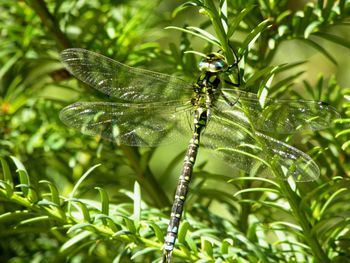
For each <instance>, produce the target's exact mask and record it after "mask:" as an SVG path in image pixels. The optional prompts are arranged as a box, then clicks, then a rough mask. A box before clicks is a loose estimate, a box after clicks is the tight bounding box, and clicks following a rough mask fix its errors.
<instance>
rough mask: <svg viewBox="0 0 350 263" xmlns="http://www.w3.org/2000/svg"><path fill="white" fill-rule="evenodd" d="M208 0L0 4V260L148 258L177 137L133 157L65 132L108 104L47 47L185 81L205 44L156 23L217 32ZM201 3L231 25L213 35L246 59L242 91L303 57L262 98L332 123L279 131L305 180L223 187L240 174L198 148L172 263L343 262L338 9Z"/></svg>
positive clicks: (344, 59) (152, 258)
mask: <svg viewBox="0 0 350 263" xmlns="http://www.w3.org/2000/svg"><path fill="white" fill-rule="evenodd" d="M209 2H212V1H193V2H192V4H191V5H189V6H187V8H184V9H183V10H180V9H179V6H180V5H181V4H183V3H184V2H180V1H172V0H167V1H141V0H135V1H107V0H105V1H102V0H101V1H97V0H89V1H88V0H73V1H68V0H60V1H51V0H46V1H44V0H26V1H13V0H1V1H0V157H1V159H0V160H1V164H2V169H0V179H1V181H0V182H1V184H0V262H63V261H66V262H157V260H159V259H160V258H161V248H162V243H163V236H164V234H165V232H166V225H167V222H168V219H169V214H170V210H169V209H170V205H171V202H172V200H173V194H174V189H175V186H176V183H177V179H178V175H179V174H180V170H181V164H182V160H183V156H184V152H185V149H186V144H187V139H186V140H184V141H179V142H178V143H177V144H175V145H169V146H162V147H159V148H151V149H138V148H130V147H125V146H118V145H114V144H112V143H110V142H106V141H103V140H101V138H98V137H88V136H85V135H82V134H80V133H79V132H78V131H75V130H73V129H71V128H68V127H66V126H64V125H63V123H62V122H61V121H60V120H59V118H58V113H59V111H60V109H62V108H63V107H64V106H66V105H68V104H70V103H73V102H76V101H84V100H89V101H95V100H100V101H103V100H109V98H106V97H105V95H103V94H101V93H99V92H98V91H96V90H94V89H93V88H91V87H88V86H86V85H84V84H82V83H81V82H79V81H77V80H76V79H74V78H72V77H71V76H70V75H69V73H68V72H67V71H66V70H64V68H63V66H62V64H61V62H60V61H59V52H60V51H62V50H63V49H65V48H69V47H79V48H85V49H88V50H91V51H94V52H97V53H101V54H104V55H106V56H108V57H111V58H113V59H115V60H117V61H120V62H122V63H125V64H127V65H130V66H134V67H141V68H147V69H151V70H155V71H159V72H162V73H167V74H171V75H176V76H178V77H181V78H182V79H185V80H187V81H189V82H193V81H195V79H196V76H197V75H198V72H199V71H198V68H197V66H196V65H197V61H198V60H199V57H197V56H195V55H193V54H186V53H185V51H189V50H196V51H199V52H204V53H206V52H208V51H210V50H215V47H213V46H212V45H211V44H210V43H208V41H206V40H205V39H203V38H198V37H196V36H193V35H191V34H190V33H189V34H186V33H184V32H181V31H180V30H176V29H165V27H168V26H175V27H179V28H185V27H186V26H192V27H197V28H201V29H203V30H205V31H206V32H209V33H211V34H213V35H214V36H217V34H218V31H217V28H215V26H213V23H214V22H215V19H213V18H212V17H210V16H208V15H207V14H206V13H205V12H204V11H203V10H205V9H203V7H201V4H208V3H209ZM213 3H214V4H215V6H216V7H217V8H218V10H224V9H225V8H224V7H226V9H227V20H228V22H229V28H230V27H231V26H232V25H233V24H234V23H235V22H237V23H238V22H239V23H238V24H237V28H235V31H234V32H233V34H232V36H226V37H227V38H229V39H230V41H231V42H232V43H233V47H234V48H235V49H236V51H238V53H239V54H240V56H241V58H244V59H242V62H241V63H240V67H241V70H242V73H244V75H243V84H242V87H245V88H249V89H250V90H251V91H252V92H257V93H260V92H261V91H262V90H264V88H265V87H266V85H265V84H266V80H267V79H268V78H269V77H271V76H272V75H273V74H274V72H273V70H272V69H273V67H272V68H271V70H269V71H266V72H264V73H261V72H263V70H264V69H265V68H267V67H268V66H277V65H281V64H285V63H295V62H301V61H304V62H305V63H303V64H301V65H297V66H295V67H290V68H287V69H283V70H281V72H280V73H279V74H276V76H275V78H274V81H273V85H272V87H273V88H271V91H270V94H269V95H270V96H271V97H273V98H282V97H283V98H287V99H310V100H321V101H325V102H327V103H329V104H331V105H332V106H334V107H335V108H336V109H337V110H338V111H339V112H340V113H341V114H342V119H340V120H337V121H336V123H335V125H334V126H333V127H332V128H330V129H327V130H324V131H319V132H310V131H308V132H303V133H297V134H296V135H292V136H290V137H278V138H279V139H281V140H286V141H287V142H288V143H290V144H292V145H293V146H295V147H297V148H298V149H300V150H303V151H304V152H306V153H308V154H309V155H310V156H311V157H312V158H313V159H315V161H316V162H317V164H318V165H319V167H320V170H321V176H320V178H319V179H318V180H317V181H314V182H308V183H300V184H297V185H296V186H293V185H291V186H289V185H288V184H286V185H284V186H281V185H273V184H272V183H271V182H262V181H258V182H254V181H251V180H249V179H246V180H245V179H242V180H236V181H233V182H232V181H231V182H229V183H228V181H229V180H230V179H232V178H239V177H238V176H244V174H243V173H242V172H239V171H232V170H231V169H230V168H229V167H227V166H226V165H225V163H224V162H222V161H221V160H217V159H213V158H212V153H211V152H210V151H207V150H203V151H200V156H199V159H198V162H197V166H196V168H195V172H194V178H195V179H194V182H193V184H192V187H191V193H190V197H189V202H188V203H187V204H186V208H185V209H186V214H185V221H184V222H185V223H183V224H182V226H181V230H180V234H179V243H181V244H182V245H181V246H180V247H178V248H177V249H176V250H175V251H174V262H269V263H270V262H298V263H299V262H341V263H343V262H350V250H349V247H350V232H349V222H350V214H349V211H350V205H349V204H350V202H349V201H350V200H349V199H350V195H349V190H350V184H349V174H350V167H349V136H348V134H349V131H350V130H349V128H348V127H349V126H348V125H347V123H348V122H349V120H348V116H349V111H348V107H349V102H348V101H349V91H350V90H349V83H350V74H349V68H350V67H349V63H350V62H349V61H350V41H349V39H350V30H349V25H350V1H346V0H344V1H335V0H334V1H286V0H282V1H265V0H260V1H258V0H256V1H254V0H249V1H231V2H230V1H227V2H226V1H213ZM175 10H177V11H178V12H174V11H175ZM244 10H245V11H244ZM244 12H246V14H245V16H243V17H240V14H242V13H244ZM238 19H240V20H238ZM219 21H220V20H219ZM263 21H265V22H263ZM264 23H266V25H265V24H264ZM254 30H257V31H258V32H259V34H256V38H254V39H253V38H252V39H250V40H249V37H250V36H253V33H254ZM220 40H221V39H220ZM248 40H249V41H248ZM250 44H251V45H250ZM259 74H260V75H259ZM252 79H255V80H254V81H252ZM249 80H250V82H249ZM248 83H249V85H248ZM244 84H247V85H244ZM189 136H190V135H189ZM276 136H277V135H276ZM188 138H189V137H188ZM97 164H101V165H100V166H98V167H94V165H97ZM92 167H94V169H93V170H89V169H90V168H92ZM243 178H246V177H243ZM135 182H138V184H139V185H140V188H141V190H140V191H141V193H140V191H139V190H138V187H137V185H135ZM141 199H142V204H141V205H140V206H138V204H139V202H141V201H140V200H141ZM135 207H136V208H137V207H139V208H138V210H137V209H136V208H135ZM220 260H221V261H220ZM158 262H159V261H158Z"/></svg>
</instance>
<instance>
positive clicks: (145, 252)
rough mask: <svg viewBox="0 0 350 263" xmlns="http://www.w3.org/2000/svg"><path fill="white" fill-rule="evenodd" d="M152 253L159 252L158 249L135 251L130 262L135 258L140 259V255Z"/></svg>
mask: <svg viewBox="0 0 350 263" xmlns="http://www.w3.org/2000/svg"><path fill="white" fill-rule="evenodd" d="M154 251H159V249H157V248H151V247H149V248H144V249H141V250H139V251H137V252H136V253H135V254H133V255H132V257H131V260H135V259H136V258H137V257H140V256H142V255H147V254H149V253H151V252H154Z"/></svg>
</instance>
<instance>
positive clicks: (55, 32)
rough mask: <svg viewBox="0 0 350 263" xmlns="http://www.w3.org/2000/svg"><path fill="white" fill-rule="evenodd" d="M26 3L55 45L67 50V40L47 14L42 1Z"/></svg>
mask: <svg viewBox="0 0 350 263" xmlns="http://www.w3.org/2000/svg"><path fill="white" fill-rule="evenodd" d="M27 3H28V5H29V6H31V7H32V9H33V10H34V11H35V12H36V13H37V14H38V16H39V17H40V20H41V21H42V22H43V24H44V25H45V27H46V28H47V30H48V32H49V33H50V34H51V35H52V37H53V38H54V39H55V41H56V43H58V44H59V45H60V48H61V49H65V48H69V47H70V46H71V44H70V41H69V39H68V38H67V37H66V35H65V34H63V33H62V31H61V30H60V28H59V25H58V23H57V21H56V20H55V18H54V16H53V15H52V14H51V13H50V12H49V10H48V8H47V6H46V4H45V2H44V0H27Z"/></svg>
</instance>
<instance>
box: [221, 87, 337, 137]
mask: <svg viewBox="0 0 350 263" xmlns="http://www.w3.org/2000/svg"><path fill="white" fill-rule="evenodd" d="M222 93H223V96H222V97H221V98H220V99H219V101H218V102H217V105H216V107H217V109H218V111H222V112H224V113H225V114H226V115H227V117H228V118H230V116H232V119H233V120H235V121H239V122H241V123H245V124H247V125H249V126H251V125H252V126H254V128H255V129H256V130H260V131H266V132H273V133H292V132H293V131H296V130H308V129H309V130H321V129H325V128H327V127H329V126H331V124H332V121H333V120H334V119H337V118H339V117H340V115H339V113H338V112H337V111H336V110H335V109H334V108H333V107H332V106H330V105H328V104H326V103H323V102H317V101H305V100H273V99H266V100H265V101H264V105H261V104H260V102H259V98H258V97H257V95H256V94H254V93H248V92H244V91H238V90H233V89H223V90H222Z"/></svg>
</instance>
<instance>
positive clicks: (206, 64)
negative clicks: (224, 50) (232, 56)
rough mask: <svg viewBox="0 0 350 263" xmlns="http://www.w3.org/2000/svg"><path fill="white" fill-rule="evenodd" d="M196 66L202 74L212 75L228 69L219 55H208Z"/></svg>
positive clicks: (222, 57)
mask: <svg viewBox="0 0 350 263" xmlns="http://www.w3.org/2000/svg"><path fill="white" fill-rule="evenodd" d="M198 66H199V69H200V70H201V71H203V72H213V73H218V72H223V71H226V70H227V68H228V66H227V62H226V60H225V57H224V56H223V55H221V54H219V53H211V54H208V55H207V56H206V57H205V58H204V59H202V60H201V61H200V62H199V65H198Z"/></svg>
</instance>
